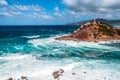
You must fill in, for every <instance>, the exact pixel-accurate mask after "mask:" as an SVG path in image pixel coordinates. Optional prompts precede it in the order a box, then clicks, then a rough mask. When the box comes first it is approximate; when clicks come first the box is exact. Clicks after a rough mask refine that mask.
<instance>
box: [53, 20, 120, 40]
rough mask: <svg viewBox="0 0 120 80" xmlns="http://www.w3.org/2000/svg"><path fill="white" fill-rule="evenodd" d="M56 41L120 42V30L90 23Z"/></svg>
mask: <svg viewBox="0 0 120 80" xmlns="http://www.w3.org/2000/svg"><path fill="white" fill-rule="evenodd" d="M55 39H56V40H72V41H77V42H80V41H86V42H98V41H108V40H120V29H118V28H115V27H113V26H112V25H109V24H106V23H102V22H96V20H93V21H92V22H88V23H86V24H84V25H82V26H81V27H80V28H78V29H77V30H76V31H74V32H73V33H72V34H69V35H67V36H62V37H58V38H55Z"/></svg>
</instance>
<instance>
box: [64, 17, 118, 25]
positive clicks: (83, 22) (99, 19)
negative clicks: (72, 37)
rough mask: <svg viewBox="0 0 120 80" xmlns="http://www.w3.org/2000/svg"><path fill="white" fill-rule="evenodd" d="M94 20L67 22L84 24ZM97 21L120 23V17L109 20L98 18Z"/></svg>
mask: <svg viewBox="0 0 120 80" xmlns="http://www.w3.org/2000/svg"><path fill="white" fill-rule="evenodd" d="M92 20H93V19H92ZM92 20H85V21H79V22H73V23H67V24H66V25H82V24H85V23H87V22H92ZM96 21H98V22H103V23H107V24H120V19H118V20H108V19H103V18H97V19H96Z"/></svg>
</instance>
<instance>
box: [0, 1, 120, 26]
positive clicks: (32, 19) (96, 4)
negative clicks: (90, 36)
mask: <svg viewBox="0 0 120 80" xmlns="http://www.w3.org/2000/svg"><path fill="white" fill-rule="evenodd" d="M119 14H120V0H0V25H63V24H66V23H72V22H77V21H82V20H90V19H95V18H105V19H120V15H119Z"/></svg>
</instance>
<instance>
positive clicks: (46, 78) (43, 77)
mask: <svg viewBox="0 0 120 80" xmlns="http://www.w3.org/2000/svg"><path fill="white" fill-rule="evenodd" d="M18 55H19V54H18ZM19 56H22V55H19ZM23 56H24V55H23ZM7 57H8V56H7ZM9 57H11V55H9ZM4 58H6V57H4ZM113 64H114V63H113ZM88 65H89V66H91V65H94V68H91V67H89V66H88ZM116 65H117V66H118V68H119V66H120V65H119V64H115V65H109V64H104V61H99V60H93V61H91V60H80V61H79V62H74V61H73V60H71V59H65V60H64V62H63V60H55V61H50V60H48V61H46V60H37V59H36V58H35V57H34V56H32V55H30V54H29V55H26V57H22V58H20V59H19V58H18V57H17V59H16V58H15V59H10V60H9V61H7V62H6V63H4V64H1V65H0V72H1V73H0V80H6V79H7V78H10V77H13V78H15V79H18V78H20V77H21V76H27V77H28V79H29V80H53V76H52V73H53V72H54V71H56V70H59V69H64V71H65V72H64V74H63V76H61V79H60V80H95V79H98V80H104V77H106V78H107V79H108V78H110V79H111V80H118V78H120V77H119V74H120V72H119V71H117V70H116V69H115V68H114V66H116ZM97 66H99V67H100V68H99V67H97ZM110 66H113V68H112V69H110ZM106 68H107V69H106ZM73 72H74V73H76V74H75V75H72V73H73ZM84 72H86V74H85V73H84Z"/></svg>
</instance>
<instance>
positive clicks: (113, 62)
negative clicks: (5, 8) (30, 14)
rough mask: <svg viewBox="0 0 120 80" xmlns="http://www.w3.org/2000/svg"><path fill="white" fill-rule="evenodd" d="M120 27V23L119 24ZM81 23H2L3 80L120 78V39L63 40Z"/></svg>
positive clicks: (0, 62)
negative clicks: (105, 40) (15, 24)
mask: <svg viewBox="0 0 120 80" xmlns="http://www.w3.org/2000/svg"><path fill="white" fill-rule="evenodd" d="M118 27H119V26H118ZM77 28H79V26H69V25H51V26H49V25H48V26H47V25H46V26H34V25H33V26H31V25H30V26H24V25H22V26H9V25H7V26H0V80H8V79H9V78H13V79H14V80H18V79H19V80H22V79H20V78H21V76H24V77H27V79H28V80H55V79H54V77H53V72H54V71H56V70H59V69H63V70H64V73H63V74H62V75H61V76H60V77H59V80H120V41H107V42H98V43H95V42H74V41H59V40H55V38H56V37H59V36H63V35H68V34H70V33H72V32H73V31H74V30H76V29H77Z"/></svg>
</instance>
